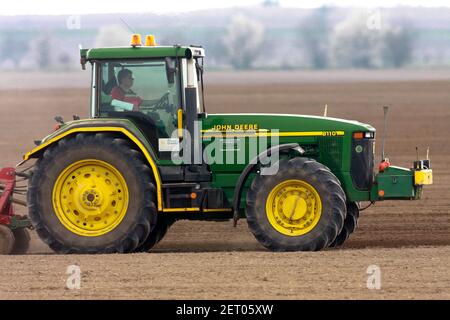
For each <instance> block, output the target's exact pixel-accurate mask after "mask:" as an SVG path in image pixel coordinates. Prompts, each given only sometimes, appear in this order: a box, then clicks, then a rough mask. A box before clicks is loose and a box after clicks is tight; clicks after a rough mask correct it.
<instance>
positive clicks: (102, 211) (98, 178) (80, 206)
mask: <svg viewBox="0 0 450 320" xmlns="http://www.w3.org/2000/svg"><path fill="white" fill-rule="evenodd" d="M52 199H53V208H54V210H55V213H56V216H57V217H58V219H59V221H61V223H62V224H63V225H64V227H65V228H66V229H68V230H70V231H72V232H73V233H75V234H78V235H81V236H86V237H97V236H101V235H103V234H106V233H108V232H110V231H112V230H113V229H114V228H116V227H117V226H118V225H119V224H120V222H121V221H122V219H123V218H124V217H125V214H126V212H127V209H128V200H129V195H128V188H127V184H126V182H125V179H124V178H123V176H122V174H121V173H120V172H119V171H118V170H117V169H116V168H115V167H114V166H112V165H110V164H109V163H106V162H104V161H100V160H93V159H88V160H81V161H77V162H75V163H73V164H71V165H70V166H68V167H67V168H66V169H65V170H64V171H63V172H62V173H61V174H60V175H59V177H58V179H57V180H56V183H55V186H54V188H53V197H52Z"/></svg>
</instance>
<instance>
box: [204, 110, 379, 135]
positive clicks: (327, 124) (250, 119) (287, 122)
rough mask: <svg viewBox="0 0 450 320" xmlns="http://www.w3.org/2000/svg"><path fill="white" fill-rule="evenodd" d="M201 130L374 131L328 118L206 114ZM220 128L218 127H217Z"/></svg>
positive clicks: (354, 123)
mask: <svg viewBox="0 0 450 320" xmlns="http://www.w3.org/2000/svg"><path fill="white" fill-rule="evenodd" d="M202 124H203V127H202V129H203V130H214V131H216V130H217V131H226V130H255V129H256V130H274V129H275V130H279V131H280V132H310V131H344V132H345V134H347V133H351V132H353V131H375V128H373V127H372V126H370V125H368V124H364V123H361V122H358V121H351V120H344V119H338V118H330V117H316V116H304V115H295V114H261V113H249V114H243V113H237V114H208V116H207V117H206V118H205V119H204V120H203V123H202ZM219 126H220V127H219Z"/></svg>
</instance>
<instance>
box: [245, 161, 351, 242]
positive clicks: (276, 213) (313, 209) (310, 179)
mask: <svg viewBox="0 0 450 320" xmlns="http://www.w3.org/2000/svg"><path fill="white" fill-rule="evenodd" d="M278 166H279V170H278V172H277V174H275V175H267V176H263V175H261V174H259V175H257V176H256V177H255V179H254V180H253V182H252V184H251V187H250V189H249V190H248V193H247V222H248V225H249V228H250V230H251V232H252V233H253V234H254V236H255V237H256V239H257V240H258V241H259V242H260V243H261V244H262V245H263V246H264V247H266V248H268V249H270V250H272V251H316V250H321V249H323V248H326V247H327V246H328V245H329V244H330V243H331V242H333V241H334V239H335V238H336V236H337V235H338V233H339V232H340V231H341V229H342V226H343V223H344V218H345V215H346V207H345V198H346V197H345V193H344V191H343V190H342V188H341V186H340V183H339V180H338V179H337V178H336V176H334V175H333V174H332V173H331V172H330V171H329V170H328V168H327V167H325V166H324V165H322V164H320V163H318V162H316V161H314V160H312V159H307V158H293V159H291V160H287V159H283V160H280V161H279V162H278Z"/></svg>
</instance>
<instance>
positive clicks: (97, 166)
mask: <svg viewBox="0 0 450 320" xmlns="http://www.w3.org/2000/svg"><path fill="white" fill-rule="evenodd" d="M36 167H37V168H36V170H35V172H34V174H33V176H32V179H31V181H30V187H29V190H28V208H29V214H30V218H31V220H32V223H33V226H34V227H35V228H36V231H37V233H38V235H39V236H40V238H41V239H42V240H43V241H44V242H45V243H47V244H48V245H49V246H50V248H52V249H53V250H55V251H56V252H60V253H113V252H132V251H133V250H134V249H135V248H136V247H137V246H138V245H139V244H140V243H142V242H143V241H144V240H145V239H146V238H147V236H148V234H149V232H150V230H151V229H152V227H153V226H154V225H155V223H156V208H155V200H154V194H155V186H154V183H153V177H152V173H151V170H150V169H149V167H148V166H147V164H146V162H145V160H144V158H143V156H142V155H141V153H140V152H138V151H136V150H135V149H133V146H132V145H131V144H130V143H129V142H128V141H126V140H123V139H120V138H116V137H113V136H109V135H107V134H103V133H97V134H78V135H76V136H75V137H70V138H65V139H63V140H60V141H59V142H58V143H57V144H56V145H54V146H52V147H50V148H49V149H47V150H46V151H45V153H44V155H43V156H42V158H41V159H39V161H38V163H37V166H36Z"/></svg>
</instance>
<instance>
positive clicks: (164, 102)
mask: <svg viewBox="0 0 450 320" xmlns="http://www.w3.org/2000/svg"><path fill="white" fill-rule="evenodd" d="M169 95H170V92H166V93H164V95H163V96H162V97H161V99H159V100H158V102H157V103H155V106H154V108H155V109H165V110H166V111H167V112H168V113H171V112H173V105H170V102H169Z"/></svg>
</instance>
